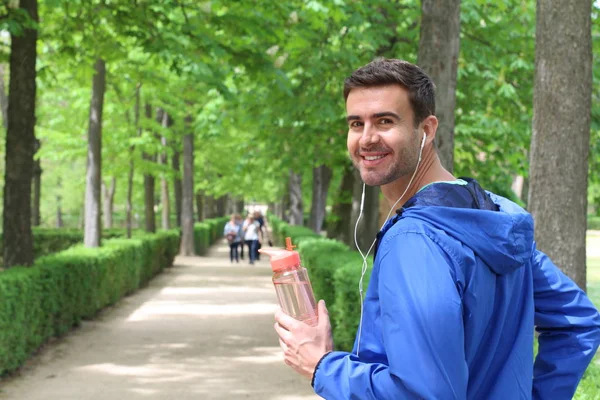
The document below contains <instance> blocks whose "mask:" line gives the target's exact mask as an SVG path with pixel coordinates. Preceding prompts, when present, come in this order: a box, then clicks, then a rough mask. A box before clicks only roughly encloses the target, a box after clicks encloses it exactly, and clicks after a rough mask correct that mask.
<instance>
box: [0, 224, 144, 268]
mask: <svg viewBox="0 0 600 400" xmlns="http://www.w3.org/2000/svg"><path fill="white" fill-rule="evenodd" d="M32 233H33V258H34V260H37V259H38V258H40V257H43V256H47V255H49V254H54V253H58V252H59V251H63V250H66V249H68V248H69V247H71V246H74V245H76V244H80V243H83V231H81V230H79V229H65V228H33V229H32ZM140 234H144V232H143V231H142V230H135V231H134V235H136V236H137V235H140ZM126 235H127V231H126V230H125V229H122V228H111V229H103V230H102V238H103V239H113V238H118V237H125V236H126ZM3 243H4V240H3V237H2V234H1V233H0V265H2V257H3V252H4V246H3Z"/></svg>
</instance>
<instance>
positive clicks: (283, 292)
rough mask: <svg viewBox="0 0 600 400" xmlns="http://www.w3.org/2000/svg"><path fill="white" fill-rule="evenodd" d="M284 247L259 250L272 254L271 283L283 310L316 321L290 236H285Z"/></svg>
mask: <svg viewBox="0 0 600 400" xmlns="http://www.w3.org/2000/svg"><path fill="white" fill-rule="evenodd" d="M285 243H286V249H285V250H281V249H260V250H258V251H259V252H261V253H264V254H267V255H268V256H270V257H271V269H272V270H273V285H275V292H276V293H277V299H278V300H279V305H280V306H281V309H282V310H283V312H284V313H286V314H288V315H290V316H291V317H293V318H295V319H297V320H299V321H302V322H304V323H306V324H308V325H311V326H316V325H317V322H318V313H317V304H316V302H315V295H314V294H313V290H312V286H311V284H310V280H309V279H308V271H307V270H306V268H304V267H303V266H301V265H300V255H299V254H298V252H297V251H294V250H293V249H294V247H296V246H292V240H291V238H289V237H288V238H286V239H285Z"/></svg>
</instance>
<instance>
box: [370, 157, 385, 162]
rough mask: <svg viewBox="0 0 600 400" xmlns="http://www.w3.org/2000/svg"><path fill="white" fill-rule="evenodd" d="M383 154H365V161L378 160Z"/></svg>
mask: <svg viewBox="0 0 600 400" xmlns="http://www.w3.org/2000/svg"><path fill="white" fill-rule="evenodd" d="M383 157H385V156H365V160H367V161H373V160H379V159H380V158H383Z"/></svg>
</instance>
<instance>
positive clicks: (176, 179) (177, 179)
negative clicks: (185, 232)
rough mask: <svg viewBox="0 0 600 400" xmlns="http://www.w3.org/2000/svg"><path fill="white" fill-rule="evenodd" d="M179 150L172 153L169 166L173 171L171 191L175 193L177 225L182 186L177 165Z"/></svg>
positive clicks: (178, 223)
mask: <svg viewBox="0 0 600 400" xmlns="http://www.w3.org/2000/svg"><path fill="white" fill-rule="evenodd" d="M180 155H181V152H180V151H177V150H176V151H175V152H174V153H173V157H172V158H171V167H172V168H173V172H174V179H173V192H174V194H175V215H176V220H177V226H179V227H180V226H181V197H182V193H181V192H182V187H181V168H180V167H179V158H180Z"/></svg>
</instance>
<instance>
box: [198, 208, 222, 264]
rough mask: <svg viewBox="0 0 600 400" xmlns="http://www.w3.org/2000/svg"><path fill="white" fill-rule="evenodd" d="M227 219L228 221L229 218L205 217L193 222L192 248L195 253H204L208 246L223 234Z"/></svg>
mask: <svg viewBox="0 0 600 400" xmlns="http://www.w3.org/2000/svg"><path fill="white" fill-rule="evenodd" d="M227 221H229V218H227V217H220V218H212V219H206V220H204V221H202V222H196V223H195V224H194V249H195V250H196V254H198V255H204V254H206V252H207V251H208V248H209V246H210V245H211V244H213V243H214V242H215V241H216V240H217V239H218V238H220V237H222V236H223V229H225V224H226V223H227Z"/></svg>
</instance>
